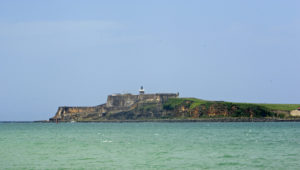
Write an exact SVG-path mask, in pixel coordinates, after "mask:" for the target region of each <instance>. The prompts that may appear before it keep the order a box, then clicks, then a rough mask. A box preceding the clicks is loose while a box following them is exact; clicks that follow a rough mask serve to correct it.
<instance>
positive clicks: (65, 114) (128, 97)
mask: <svg viewBox="0 0 300 170" xmlns="http://www.w3.org/2000/svg"><path fill="white" fill-rule="evenodd" d="M175 97H178V93H177V94H175V93H156V94H140V95H132V94H115V95H109V96H108V97H107V103H106V104H102V105H98V106H95V107H67V106H64V107H59V108H58V110H57V112H56V115H55V116H54V117H53V118H50V121H56V120H59V121H73V120H74V121H84V120H97V119H105V118H108V117H115V115H116V114H120V116H121V117H122V116H123V115H121V114H124V113H125V112H127V113H129V112H130V110H131V112H132V111H133V112H132V113H135V112H142V111H141V110H137V108H140V107H143V106H144V104H154V105H155V106H152V107H153V108H156V110H160V109H162V103H164V102H166V101H167V100H168V99H169V98H175ZM148 109H149V108H148ZM143 112H144V111H143ZM156 112H157V111H156ZM149 113H150V112H149ZM143 114H146V112H145V113H143ZM151 114H153V113H151Z"/></svg>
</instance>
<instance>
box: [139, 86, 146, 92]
mask: <svg viewBox="0 0 300 170" xmlns="http://www.w3.org/2000/svg"><path fill="white" fill-rule="evenodd" d="M139 92H140V94H145V90H144V87H143V86H141V88H140V90H139Z"/></svg>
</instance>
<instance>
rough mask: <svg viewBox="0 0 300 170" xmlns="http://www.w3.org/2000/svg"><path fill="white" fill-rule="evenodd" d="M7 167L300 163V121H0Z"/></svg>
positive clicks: (2, 163) (1, 160)
mask: <svg viewBox="0 0 300 170" xmlns="http://www.w3.org/2000/svg"><path fill="white" fill-rule="evenodd" d="M0 169H300V123H298V122H265V123H264V122H251V123H250V122H249V123H245V122H243V123H239V122H234V123H229V122H224V123H217V122H210V123H204V122H197V123H196V122H195V123H150V122H147V123H59V124H55V123H0Z"/></svg>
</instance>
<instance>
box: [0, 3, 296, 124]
mask: <svg viewBox="0 0 300 170" xmlns="http://www.w3.org/2000/svg"><path fill="white" fill-rule="evenodd" d="M299 6H300V1H298V0H288V1H286V0H264V1H261V0H251V1H250V0H249V1H241V0H226V1H224V0H210V1H204V0H151V1H138V0H136V1H132V0H126V1H123V0H107V1H104V0H103V1H98V0H95V1H92V0H82V1H79V0H26V1H24V0H19V1H18V0H0V121H11V120H16V121H30V120H47V119H49V118H50V117H52V116H54V115H55V113H56V110H57V108H58V106H95V105H99V104H102V103H105V102H106V97H107V95H109V94H113V93H133V94H137V92H138V89H139V87H140V86H141V85H143V86H144V88H145V92H146V93H158V92H167V93H170V92H174V93H176V92H179V93H180V96H181V97H196V98H200V99H206V100H223V101H232V102H251V103H300V90H299V87H300V74H299V73H300V10H299Z"/></svg>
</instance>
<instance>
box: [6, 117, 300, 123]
mask: <svg viewBox="0 0 300 170" xmlns="http://www.w3.org/2000/svg"><path fill="white" fill-rule="evenodd" d="M139 122H141V123H142V122H162V123H163V122H170V123H172V122H174V123H180V122H183V123H184V122H300V117H297V118H286V119H280V118H232V117H230V118H200V119H148V120H147V119H145V120H94V121H93V120H92V121H91V120H89V121H75V122H71V121H59V122H58V123H139ZM0 123H56V122H53V121H48V120H38V121H0Z"/></svg>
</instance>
